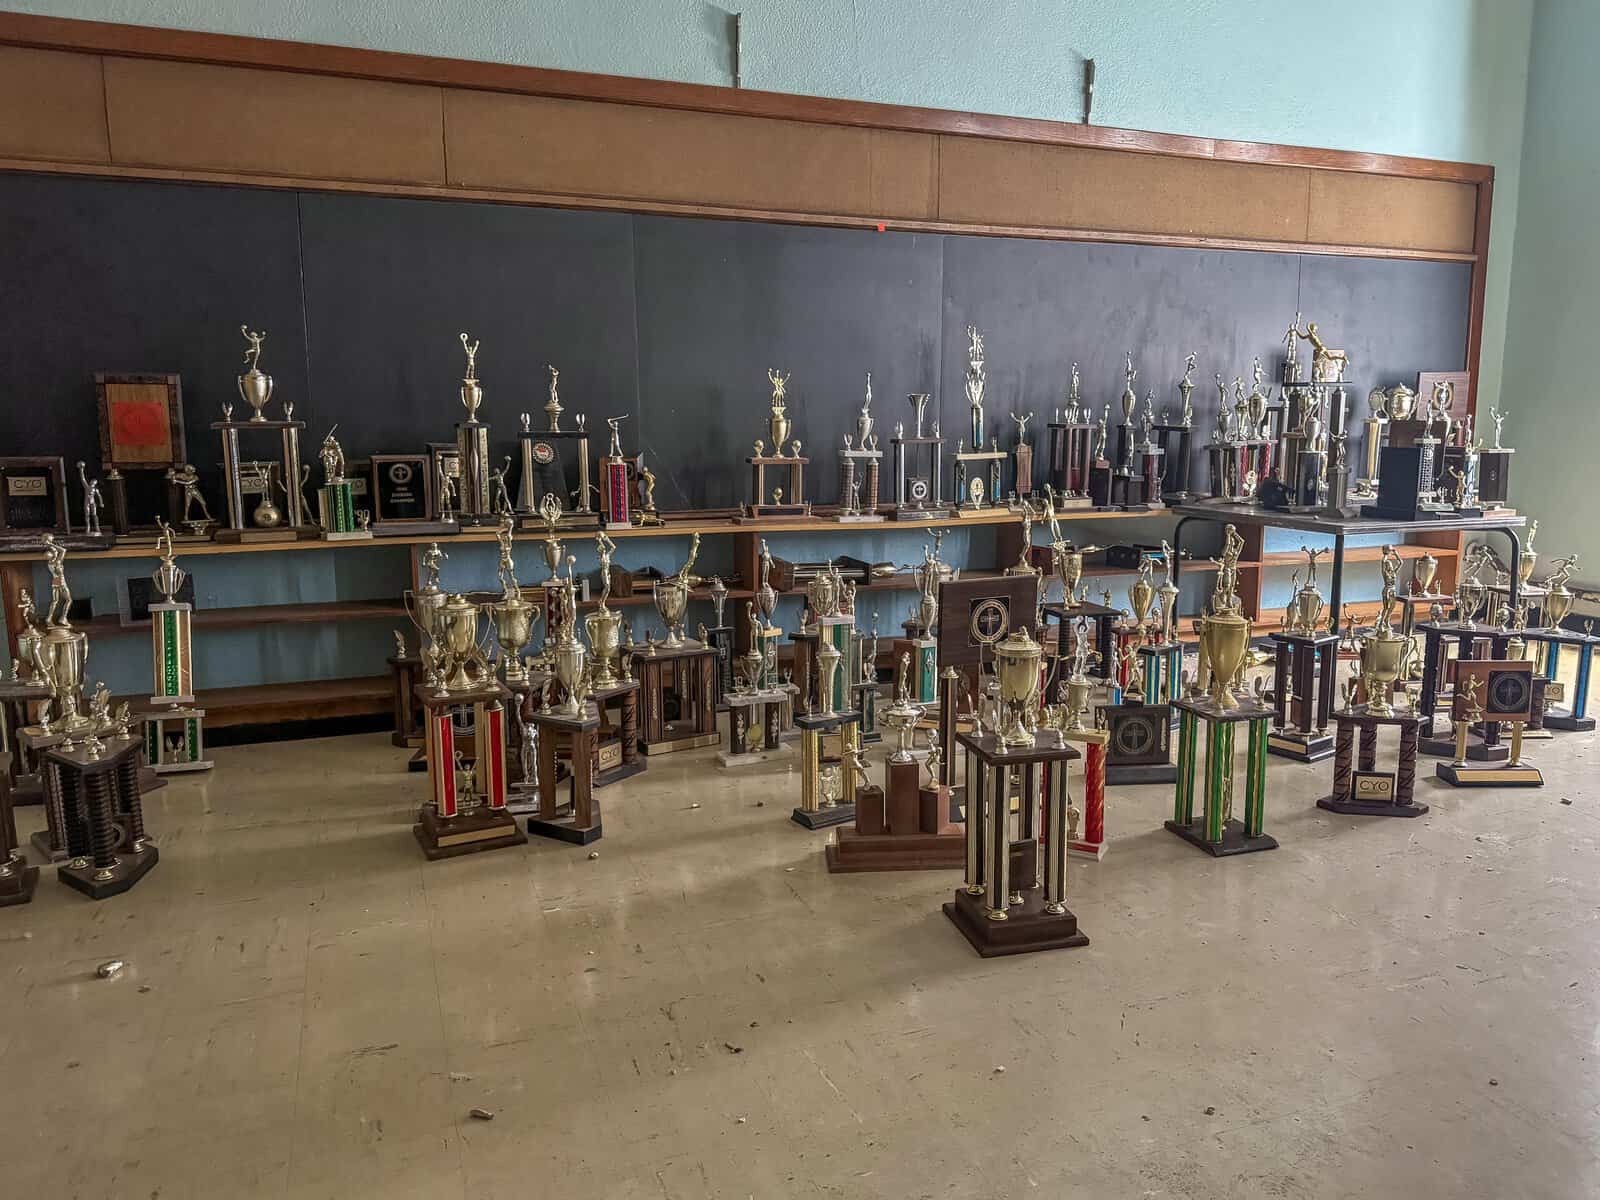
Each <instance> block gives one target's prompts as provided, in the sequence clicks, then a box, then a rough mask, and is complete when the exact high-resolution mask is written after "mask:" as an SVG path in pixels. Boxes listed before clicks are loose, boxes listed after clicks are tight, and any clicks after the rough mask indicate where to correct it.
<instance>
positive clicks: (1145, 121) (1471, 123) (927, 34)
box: [0, 0, 1593, 399]
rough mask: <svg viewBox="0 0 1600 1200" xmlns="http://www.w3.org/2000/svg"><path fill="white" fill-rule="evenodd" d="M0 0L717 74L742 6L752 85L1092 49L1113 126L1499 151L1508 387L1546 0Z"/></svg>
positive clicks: (859, 78) (1492, 329)
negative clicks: (1535, 72) (1535, 69)
mask: <svg viewBox="0 0 1600 1200" xmlns="http://www.w3.org/2000/svg"><path fill="white" fill-rule="evenodd" d="M0 2H4V3H6V6H7V7H10V8H14V9H18V10H20V11H24V12H37V13H47V14H51V15H55V16H67V17H82V18H90V19H97V20H107V21H122V22H128V23H132V24H141V25H160V26H172V27H180V28H185V29H200V30H208V31H212V32H218V33H236V34H246V35H251V36H255V37H269V38H287V39H292V40H298V41H310V42H328V43H335V44H339V45H350V46H364V47H368V48H372V49H381V50H400V51H410V52H415V53H421V54H435V55H444V56H447V57H454V58H464V59H478V60H487V61H494V62H513V63H523V64H529V65H533V66H545V67H564V68H570V69H573V70H582V71H601V72H609V73H614V74H623V75H643V76H652V77H656V78H663V79H679V80H688V81H692V82H696V83H713V84H717V83H728V82H730V79H731V66H732V51H731V40H730V36H729V35H730V22H729V19H728V16H727V13H726V11H725V9H732V8H738V9H742V11H743V13H744V61H743V75H744V85H745V86H746V87H751V88H764V89H770V90H774V91H784V92H801V93H808V94H813V95H827V96H842V97H850V98H861V99H867V100H881V101H888V102H891V103H898V104H919V105H929V106H933V107H939V108H957V109H969V110H974V111H978V112H994V113H1005V114H1011V115H1021V116H1035V117H1050V118H1055V119H1058V120H1068V121H1076V120H1079V119H1081V117H1082V115H1083V110H1082V77H1083V67H1082V64H1083V59H1084V58H1085V57H1093V58H1094V59H1095V60H1096V63H1097V67H1098V82H1097V87H1096V95H1095V105H1094V118H1095V121H1096V122H1097V123H1099V124H1105V125H1118V126H1124V127H1128V128H1133V129H1153V130H1161V131H1165V132H1171V133H1187V134H1197V135H1203V136H1212V137H1222V138H1243V139H1248V140H1252V141H1265V142H1287V143H1295V144H1301V145H1310V146H1326V147H1333V148H1337V149H1343V150H1365V151H1371V152H1376V153H1389V154H1411V155H1420V156H1423V157H1428V158H1446V159H1464V160H1469V161H1473V162H1487V163H1492V164H1493V165H1494V166H1495V168H1496V170H1497V172H1498V177H1497V182H1496V188H1495V220H1494V244H1493V247H1492V250H1491V255H1490V275H1489V284H1488V296H1487V306H1486V312H1485V317H1484V353H1483V362H1482V370H1483V376H1482V390H1481V392H1480V394H1481V395H1482V396H1483V397H1484V398H1485V399H1491V398H1493V397H1495V396H1497V395H1498V392H1499V381H1500V362H1501V348H1502V345H1503V343H1504V336H1505V320H1506V298H1507V293H1508V283H1509V279H1510V269H1509V267H1510V261H1511V248H1512V242H1511V233H1512V230H1513V229H1514V228H1515V225H1516V212H1517V193H1518V187H1517V166H1518V159H1519V157H1520V153H1521V142H1522V129H1523V102H1524V98H1525V95H1526V92H1527V75H1528V44H1529V36H1530V30H1531V27H1532V19H1533V8H1534V0H1400V2H1399V3H1396V2H1395V0H1344V2H1343V3H1340V4H1337V5H1317V4H1300V5H1286V4H1283V3H1282V2H1281V0H1100V2H1098V3H1094V2H1090V0H991V3H988V4H973V3H970V2H968V0H787V2H785V0H724V5H723V6H722V7H719V6H717V5H714V4H710V3H707V2H706V0H474V2H473V3H470V4H468V3H455V4H450V3H442V2H440V0H20V2H19V0H0ZM1555 7H1564V8H1567V9H1572V10H1578V9H1582V8H1586V7H1588V5H1587V4H1586V3H1585V2H1584V0H1572V2H1571V3H1567V4H1564V5H1557V6H1555ZM1590 44H1591V45H1593V43H1592V42H1591V43H1590ZM1313 315H1314V314H1313Z"/></svg>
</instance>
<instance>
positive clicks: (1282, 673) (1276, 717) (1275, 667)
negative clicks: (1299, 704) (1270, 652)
mask: <svg viewBox="0 0 1600 1200" xmlns="http://www.w3.org/2000/svg"><path fill="white" fill-rule="evenodd" d="M1276 649H1277V653H1276V656H1275V658H1274V660H1273V663H1272V724H1273V726H1274V727H1275V728H1277V729H1282V728H1283V723H1284V721H1286V720H1287V719H1288V717H1289V686H1288V685H1289V643H1288V642H1279V643H1278V644H1277V647H1276Z"/></svg>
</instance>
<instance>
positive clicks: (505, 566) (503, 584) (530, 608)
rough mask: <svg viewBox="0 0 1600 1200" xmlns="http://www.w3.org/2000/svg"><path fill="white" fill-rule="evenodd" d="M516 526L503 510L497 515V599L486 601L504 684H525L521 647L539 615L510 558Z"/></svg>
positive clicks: (530, 633) (512, 517) (512, 518)
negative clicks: (497, 643)
mask: <svg viewBox="0 0 1600 1200" xmlns="http://www.w3.org/2000/svg"><path fill="white" fill-rule="evenodd" d="M515 528H516V518H515V517H514V516H513V515H512V514H510V513H506V514H504V515H503V516H502V517H501V518H500V525H499V528H497V529H496V530H495V539H496V541H498V542H499V544H500V565H499V569H498V570H499V576H500V589H501V590H500V599H499V600H496V601H495V602H493V603H492V604H490V605H488V606H487V607H488V610H489V617H490V620H491V621H492V623H493V625H494V636H495V640H496V641H497V642H499V644H500V656H501V659H502V661H503V662H504V663H505V680H506V682H507V683H508V684H513V685H516V684H526V683H527V682H528V668H527V666H526V665H525V664H524V663H523V661H522V650H523V647H525V646H526V645H527V644H528V643H529V642H530V641H532V640H533V626H534V624H535V623H536V622H537V621H538V620H539V618H540V617H541V616H542V614H541V613H540V611H539V610H538V608H536V607H535V606H534V605H533V604H532V603H530V602H529V601H528V600H527V599H526V598H525V597H524V596H523V594H522V588H521V587H520V586H519V585H518V583H517V565H516V562H515V560H514V559H513V558H512V554H511V549H512V542H511V535H512V531H513V530H514V529H515Z"/></svg>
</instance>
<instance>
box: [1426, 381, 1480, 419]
mask: <svg viewBox="0 0 1600 1200" xmlns="http://www.w3.org/2000/svg"><path fill="white" fill-rule="evenodd" d="M1440 382H1443V383H1448V384H1449V385H1450V420H1451V421H1464V420H1466V418H1467V397H1468V396H1469V395H1470V394H1471V390H1472V372H1471V371H1420V372H1418V374H1417V411H1418V412H1426V411H1427V405H1428V404H1429V403H1430V402H1431V401H1432V400H1433V385H1434V384H1436V383H1440Z"/></svg>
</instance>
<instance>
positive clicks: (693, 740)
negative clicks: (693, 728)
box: [639, 732, 722, 754]
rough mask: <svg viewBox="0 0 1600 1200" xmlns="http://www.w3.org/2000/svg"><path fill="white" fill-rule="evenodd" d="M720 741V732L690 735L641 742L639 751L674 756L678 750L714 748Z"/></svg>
mask: <svg viewBox="0 0 1600 1200" xmlns="http://www.w3.org/2000/svg"><path fill="white" fill-rule="evenodd" d="M721 741H722V734H721V733H720V732H717V733H691V734H689V735H687V736H686V737H677V738H672V737H669V738H664V739H662V740H661V741H659V742H644V741H641V742H640V743H639V749H640V751H642V752H643V753H645V754H676V753H677V752H678V751H680V750H699V749H700V748H701V747H703V746H715V745H717V743H719V742H721Z"/></svg>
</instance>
